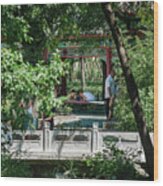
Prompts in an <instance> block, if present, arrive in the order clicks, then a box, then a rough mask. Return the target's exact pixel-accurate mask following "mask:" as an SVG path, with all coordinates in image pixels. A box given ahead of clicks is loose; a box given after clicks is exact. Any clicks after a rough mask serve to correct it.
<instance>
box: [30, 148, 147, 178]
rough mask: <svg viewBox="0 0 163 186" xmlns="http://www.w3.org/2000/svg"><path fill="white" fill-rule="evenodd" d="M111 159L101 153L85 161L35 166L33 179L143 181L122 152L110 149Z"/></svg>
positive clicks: (66, 161)
mask: <svg viewBox="0 0 163 186" xmlns="http://www.w3.org/2000/svg"><path fill="white" fill-rule="evenodd" d="M111 151H112V158H111V159H110V160H109V159H108V157H106V155H104V154H103V153H97V154H96V155H94V157H86V159H85V160H81V161H79V160H65V161H53V162H47V163H46V166H44V167H43V166H41V165H35V166H33V167H32V168H33V169H34V170H36V169H37V171H33V172H36V174H35V175H34V177H35V176H36V177H44V178H66V179H109V180H136V179H145V178H144V177H142V176H140V175H139V173H138V172H137V171H136V170H135V168H134V164H133V163H132V162H131V161H130V160H127V159H126V158H125V157H124V154H123V152H122V151H119V150H117V149H116V148H115V147H114V146H112V148H111Z"/></svg>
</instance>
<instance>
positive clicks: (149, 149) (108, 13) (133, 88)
mask: <svg viewBox="0 0 163 186" xmlns="http://www.w3.org/2000/svg"><path fill="white" fill-rule="evenodd" d="M102 9H103V12H104V14H105V17H106V21H107V23H108V25H109V27H110V29H111V32H112V36H113V39H114V42H115V45H116V49H117V52H118V56H119V59H120V63H121V67H122V70H123V75H124V77H125V81H126V85H127V90H128V93H129V97H130V100H131V104H132V109H133V113H134V116H135V120H136V123H137V128H138V132H139V135H140V138H141V142H142V146H143V149H144V152H145V157H146V165H147V169H148V173H149V175H150V178H151V179H152V180H153V179H154V148H153V145H152V142H151V139H150V136H149V132H148V131H147V126H146V121H145V118H144V115H143V110H142V107H141V104H140V98H139V93H138V88H137V85H136V82H135V79H134V77H133V74H132V72H131V69H130V67H129V65H128V57H127V53H126V50H125V48H124V43H123V42H122V39H121V36H120V31H119V29H118V27H117V25H116V21H115V14H114V12H113V10H112V7H111V3H102Z"/></svg>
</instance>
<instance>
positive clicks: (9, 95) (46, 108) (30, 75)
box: [2, 48, 68, 127]
mask: <svg viewBox="0 0 163 186" xmlns="http://www.w3.org/2000/svg"><path fill="white" fill-rule="evenodd" d="M67 70H68V64H67V63H66V61H65V62H64V63H62V62H61V59H60V57H59V55H58V54H57V53H56V54H54V55H53V59H52V60H51V62H50V64H47V65H46V64H43V61H39V62H38V63H37V64H36V65H35V66H33V65H31V64H30V63H28V62H24V61H23V58H22V55H21V53H20V52H17V51H12V50H11V49H8V48H2V115H3V117H4V119H5V120H7V121H9V120H11V122H12V124H14V125H16V126H17V127H21V126H22V123H23V120H25V119H26V118H25V117H28V116H27V114H25V112H26V110H24V109H22V108H21V107H20V106H19V105H20V102H21V101H22V100H23V102H25V103H28V102H29V100H30V99H35V101H36V103H37V110H38V112H39V115H40V116H41V113H42V112H43V113H45V114H46V115H49V114H50V113H51V109H52V108H53V107H55V108H59V107H60V106H61V105H62V101H61V100H60V99H57V98H56V97H55V95H54V88H55V86H56V85H58V84H59V83H60V77H62V76H64V75H65V74H66V72H67Z"/></svg>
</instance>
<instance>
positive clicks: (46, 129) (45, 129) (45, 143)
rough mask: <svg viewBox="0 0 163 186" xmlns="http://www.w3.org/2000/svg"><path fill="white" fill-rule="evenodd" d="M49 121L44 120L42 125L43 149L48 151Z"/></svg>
mask: <svg viewBox="0 0 163 186" xmlns="http://www.w3.org/2000/svg"><path fill="white" fill-rule="evenodd" d="M49 126H50V125H49V122H47V121H44V127H43V151H45V152H46V151H48V150H49V146H50V144H49V143H50V139H49V136H50V129H49Z"/></svg>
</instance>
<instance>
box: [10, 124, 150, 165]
mask: <svg viewBox="0 0 163 186" xmlns="http://www.w3.org/2000/svg"><path fill="white" fill-rule="evenodd" d="M150 136H151V139H152V141H153V133H151V134H150ZM105 142H107V143H105ZM106 144H114V145H115V147H116V148H118V149H120V150H123V151H124V152H125V153H126V155H127V156H128V157H129V158H130V156H131V157H132V159H134V161H138V162H145V157H144V152H143V149H142V145H141V141H140V137H139V134H138V132H116V131H109V130H106V129H99V128H98V123H94V124H93V128H88V129H86V128H81V129H79V128H77V129H75V128H73V129H59V128H56V129H54V130H50V129H49V126H48V124H47V123H45V125H44V129H43V130H36V131H26V132H22V131H13V142H12V146H11V147H10V152H11V153H13V158H18V157H19V158H22V159H31V160H32V159H37V160H42V159H47V160H52V159H82V158H85V157H86V156H91V155H93V154H95V153H97V152H102V151H103V150H104V149H106V146H107V145H106ZM16 152H18V153H16ZM18 154H19V156H18Z"/></svg>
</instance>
